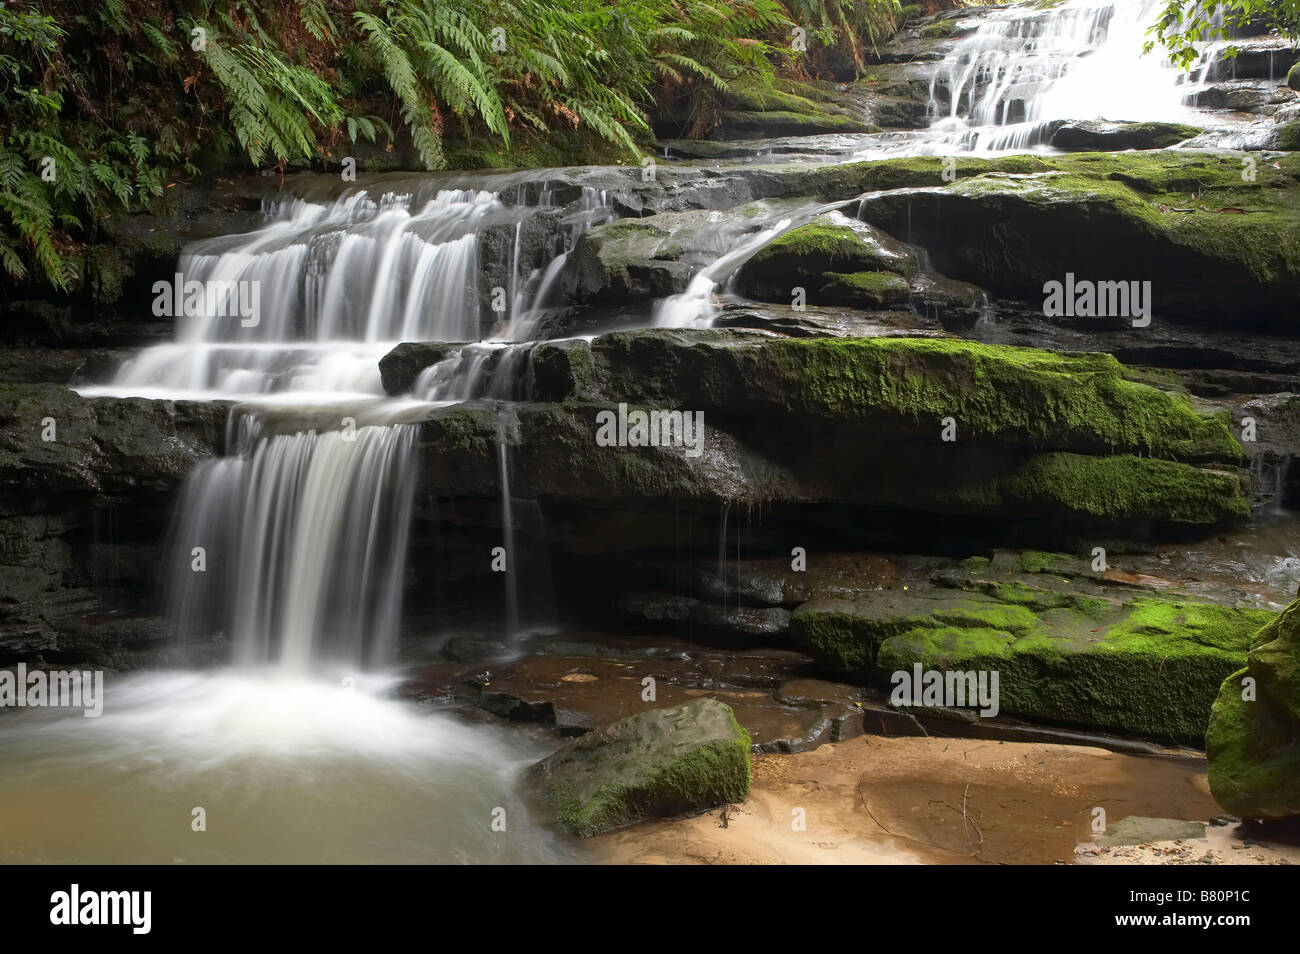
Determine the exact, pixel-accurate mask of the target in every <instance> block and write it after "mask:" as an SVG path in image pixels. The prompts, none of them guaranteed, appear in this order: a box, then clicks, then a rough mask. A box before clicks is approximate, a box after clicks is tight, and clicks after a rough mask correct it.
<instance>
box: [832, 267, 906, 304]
mask: <svg viewBox="0 0 1300 954" xmlns="http://www.w3.org/2000/svg"><path fill="white" fill-rule="evenodd" d="M822 280H823V284H822V286H821V288H820V289H818V291H817V292H816V294H815V295H814V296H813V297H815V298H816V299H817V300H818V301H822V302H826V303H828V304H851V305H857V306H858V307H867V308H892V307H901V306H903V305H906V304H907V302H908V300H909V299H910V297H911V287H910V286H909V285H908V284H907V279H906V278H904V277H903V276H902V275H899V274H898V273H896V272H850V273H848V274H843V273H838V272H826V273H825V274H824V275H822Z"/></svg>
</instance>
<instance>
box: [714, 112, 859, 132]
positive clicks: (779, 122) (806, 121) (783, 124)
mask: <svg viewBox="0 0 1300 954" xmlns="http://www.w3.org/2000/svg"><path fill="white" fill-rule="evenodd" d="M719 115H720V119H721V124H720V125H719V126H716V127H715V128H713V129H712V130H710V131H709V138H710V139H770V138H776V137H779V136H816V135H820V134H823V133H870V132H880V127H878V126H874V125H872V124H871V123H867V122H863V121H862V120H861V119H856V118H854V117H852V116H844V115H841V114H839V113H834V112H830V111H827V110H818V111H816V112H793V111H791V110H788V109H773V110H763V111H760V110H751V109H724V110H722V111H721V112H720V114H719Z"/></svg>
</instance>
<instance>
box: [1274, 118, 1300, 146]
mask: <svg viewBox="0 0 1300 954" xmlns="http://www.w3.org/2000/svg"><path fill="white" fill-rule="evenodd" d="M1277 146H1278V148H1279V149H1285V150H1287V151H1288V152H1296V151H1300V119H1293V120H1291V121H1290V122H1289V123H1283V124H1282V127H1281V128H1280V129H1278V131H1277Z"/></svg>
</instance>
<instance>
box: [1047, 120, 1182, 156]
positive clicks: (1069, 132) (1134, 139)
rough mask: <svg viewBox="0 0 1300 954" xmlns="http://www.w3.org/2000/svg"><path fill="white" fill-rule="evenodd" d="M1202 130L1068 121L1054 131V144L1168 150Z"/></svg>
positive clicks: (1093, 148) (1080, 149)
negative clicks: (1169, 147) (1168, 147)
mask: <svg viewBox="0 0 1300 954" xmlns="http://www.w3.org/2000/svg"><path fill="white" fill-rule="evenodd" d="M1202 132H1204V130H1203V129H1201V128H1200V127H1198V126H1189V125H1186V124H1185V123H1160V122H1114V123H1113V122H1105V121H1103V120H1087V121H1083V122H1069V123H1064V124H1063V125H1061V126H1060V127H1059V128H1058V129H1057V130H1056V131H1055V132H1054V133H1052V138H1051V143H1050V144H1051V145H1052V146H1055V147H1056V148H1057V149H1064V150H1065V151H1066V152H1085V151H1092V152H1103V151H1110V152H1117V151H1120V150H1124V149H1164V148H1166V147H1167V146H1173V145H1176V144H1177V143H1180V142H1185V141H1186V140H1188V139H1191V138H1192V137H1193V136H1199V135H1200V134H1201V133H1202Z"/></svg>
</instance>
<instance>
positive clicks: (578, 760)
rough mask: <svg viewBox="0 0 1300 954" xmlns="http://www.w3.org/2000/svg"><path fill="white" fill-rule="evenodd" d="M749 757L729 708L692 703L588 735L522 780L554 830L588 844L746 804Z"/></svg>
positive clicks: (705, 702)
mask: <svg viewBox="0 0 1300 954" xmlns="http://www.w3.org/2000/svg"><path fill="white" fill-rule="evenodd" d="M749 751H750V738H749V735H748V733H746V732H745V730H744V729H742V728H741V727H740V725H739V724H738V723H737V722H736V717H735V715H734V714H733V713H732V711H731V707H730V706H728V705H726V704H725V703H722V702H718V701H717V700H715V699H707V698H705V699H696V700H694V701H692V702H688V703H686V704H684V705H679V706H674V707H672V708H667V709H652V710H650V711H648V712H642V713H639V714H637V715H634V716H630V717H628V718H626V719H620V720H619V721H617V722H614V723H611V724H610V725H607V726H605V727H603V728H600V729H596V730H595V731H593V732H589V733H587V734H586V735H584V736H581V737H579V738H578V739H576V740H575V741H573V742H571V743H569V744H568V745H566V746H565V747H564V748H562V749H560V750H559V751H558V752H555V753H554V754H552V755H550V756H548V757H547V758H545V759H543V760H542V761H540V762H538V763H537V764H536V765H534V766H533V767H532V768H531V769H529V771H528V774H527V779H528V782H529V784H530V785H531V786H532V787H533V789H534V790H535V791H536V792H537V794H538V795H539V796H540V798H541V800H542V801H543V802H544V803H545V805H546V806H547V808H548V809H549V811H550V814H551V818H552V819H553V820H554V822H555V823H556V824H557V825H558V826H559V827H561V828H563V829H565V830H566V831H568V832H570V833H571V834H574V835H580V836H582V837H588V836H591V835H598V834H601V833H602V832H606V831H611V830H613V829H615V828H622V827H625V826H627V825H632V824H635V823H637V822H639V821H644V820H645V819H647V818H671V817H676V816H681V815H692V814H697V813H699V812H703V811H707V810H709V809H711V808H717V807H719V806H721V805H727V804H730V803H733V802H743V801H744V800H745V799H746V798H748V797H749V779H750V775H749Z"/></svg>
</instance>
